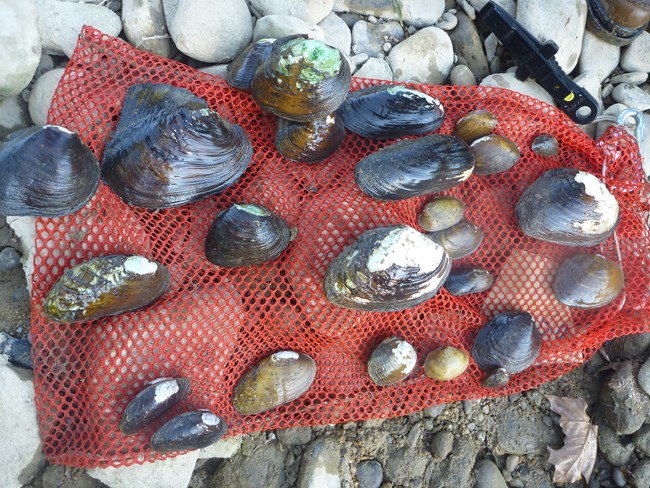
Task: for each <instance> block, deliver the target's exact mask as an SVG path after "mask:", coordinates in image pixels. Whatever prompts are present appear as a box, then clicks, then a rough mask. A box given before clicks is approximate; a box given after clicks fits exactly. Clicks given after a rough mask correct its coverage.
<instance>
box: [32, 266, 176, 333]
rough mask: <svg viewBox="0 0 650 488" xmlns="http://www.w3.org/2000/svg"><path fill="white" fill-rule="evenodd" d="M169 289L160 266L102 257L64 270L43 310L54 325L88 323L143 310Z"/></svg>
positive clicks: (47, 297)
mask: <svg viewBox="0 0 650 488" xmlns="http://www.w3.org/2000/svg"><path fill="white" fill-rule="evenodd" d="M169 286H170V276H169V271H167V268H165V267H164V266H163V265H162V264H158V263H156V262H155V261H150V260H149V259H147V258H145V257H142V256H130V255H124V254H115V255H110V256H102V257H98V258H94V259H90V260H88V261H85V262H83V263H81V264H78V265H76V266H74V267H72V268H70V269H68V270H66V271H65V273H63V276H61V277H60V278H59V279H58V280H57V281H56V283H54V285H53V286H52V288H51V289H50V291H49V292H48V294H47V296H46V297H45V301H44V302H43V311H44V312H45V314H46V315H47V316H48V318H50V319H51V320H54V321H56V322H66V323H67V322H79V321H85V320H92V319H96V318H99V317H106V316H109V315H117V314H121V313H124V312H129V311H131V310H136V309H139V308H142V307H145V306H147V305H149V304H151V303H153V302H155V301H156V300H158V299H159V298H160V297H161V296H162V295H163V294H164V293H165V292H166V291H167V289H168V288H169Z"/></svg>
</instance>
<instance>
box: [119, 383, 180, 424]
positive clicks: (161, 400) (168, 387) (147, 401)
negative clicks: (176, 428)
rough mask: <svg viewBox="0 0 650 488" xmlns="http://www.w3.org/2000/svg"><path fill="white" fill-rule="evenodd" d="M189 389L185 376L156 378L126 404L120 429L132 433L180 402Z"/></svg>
mask: <svg viewBox="0 0 650 488" xmlns="http://www.w3.org/2000/svg"><path fill="white" fill-rule="evenodd" d="M189 391H190V382H189V380H187V379H185V378H158V379H157V380H154V381H152V382H151V383H149V386H147V387H146V388H144V389H143V390H142V391H140V392H139V393H138V394H137V395H136V396H135V398H134V399H133V400H131V402H129V404H128V405H127V406H126V409H125V410H124V414H123V415H122V420H121V421H120V430H121V431H122V433H124V434H133V433H134V432H137V431H138V430H140V429H141V428H143V427H145V426H146V425H148V424H149V423H151V421H153V420H154V419H156V418H158V417H160V416H161V415H162V414H163V413H165V412H166V411H167V410H169V409H170V408H172V407H173V406H174V405H176V404H177V403H178V402H180V401H181V400H182V399H183V398H185V396H186V395H187V394H188V392H189Z"/></svg>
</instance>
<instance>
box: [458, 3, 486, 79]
mask: <svg viewBox="0 0 650 488" xmlns="http://www.w3.org/2000/svg"><path fill="white" fill-rule="evenodd" d="M456 17H457V18H458V25H457V26H456V28H455V29H454V30H453V31H451V32H450V33H449V37H450V39H451V43H452V44H453V46H454V51H455V52H456V54H458V55H459V56H462V57H463V59H464V60H465V64H466V65H467V67H468V68H469V69H471V70H472V73H474V75H475V76H476V78H478V79H479V80H482V79H483V78H485V77H486V76H487V75H489V74H490V70H489V68H488V62H487V59H486V57H485V53H484V52H483V43H482V42H481V38H480V37H479V35H478V31H477V30H476V25H475V24H474V22H472V21H471V20H470V19H469V17H468V16H467V15H465V14H464V13H458V14H457V15H456Z"/></svg>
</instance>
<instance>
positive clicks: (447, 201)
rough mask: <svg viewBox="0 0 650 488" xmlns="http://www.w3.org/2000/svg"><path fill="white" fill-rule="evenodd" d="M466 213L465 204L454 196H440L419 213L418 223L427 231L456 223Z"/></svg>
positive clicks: (444, 227) (441, 228)
mask: <svg viewBox="0 0 650 488" xmlns="http://www.w3.org/2000/svg"><path fill="white" fill-rule="evenodd" d="M464 215H465V204H463V202H461V201H460V200H458V199H457V198H454V197H439V198H434V199H433V200H431V201H430V202H428V203H427V204H426V205H425V206H424V208H423V209H422V211H421V212H420V213H419V214H418V224H419V225H420V227H422V228H423V229H424V230H425V231H427V232H436V231H439V230H443V229H447V228H449V227H451V226H452V225H456V224H457V223H458V222H460V221H461V220H462V219H463V216H464Z"/></svg>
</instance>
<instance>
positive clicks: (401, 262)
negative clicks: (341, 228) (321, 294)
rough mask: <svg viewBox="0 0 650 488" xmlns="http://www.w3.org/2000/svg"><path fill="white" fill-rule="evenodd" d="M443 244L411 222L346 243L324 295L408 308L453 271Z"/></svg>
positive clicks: (353, 303) (347, 303)
mask: <svg viewBox="0 0 650 488" xmlns="http://www.w3.org/2000/svg"><path fill="white" fill-rule="evenodd" d="M450 267H451V260H450V258H449V255H448V254H447V253H446V252H445V250H444V248H443V247H442V246H440V245H438V244H436V243H435V242H433V241H432V240H431V239H429V238H428V237H427V236H425V235H424V234H422V233H420V232H418V231H417V230H415V229H413V228H412V227H408V226H406V225H394V226H388V227H378V228H375V229H370V230H368V231H366V232H364V233H363V234H361V236H359V238H358V239H357V240H356V241H355V242H354V243H353V244H352V245H350V246H348V247H346V248H345V249H344V250H343V251H342V252H341V253H340V254H339V255H338V256H337V257H336V258H335V259H334V260H333V261H332V263H331V264H330V266H329V268H328V269H327V273H326V275H325V286H324V287H325V295H326V296H327V299H328V300H329V301H330V302H331V303H333V304H334V305H337V306H339V307H344V308H349V309H353V310H366V311H372V312H392V311H397V310H404V309H406V308H409V307H413V306H415V305H418V304H420V303H423V302H425V301H427V300H429V299H430V298H431V297H433V296H434V295H435V294H436V293H437V292H438V290H439V289H440V287H441V286H442V284H443V283H444V281H445V279H446V278H447V274H448V273H449V269H450Z"/></svg>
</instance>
